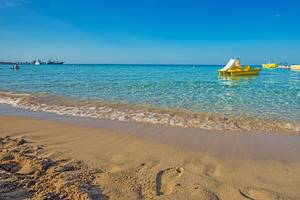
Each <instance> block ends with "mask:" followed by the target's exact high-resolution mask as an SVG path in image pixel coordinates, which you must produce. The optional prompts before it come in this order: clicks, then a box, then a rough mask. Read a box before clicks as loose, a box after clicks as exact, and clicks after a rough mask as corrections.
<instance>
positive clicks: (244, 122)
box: [0, 65, 300, 131]
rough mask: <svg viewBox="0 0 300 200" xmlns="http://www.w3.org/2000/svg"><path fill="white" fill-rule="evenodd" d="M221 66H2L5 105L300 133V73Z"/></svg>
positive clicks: (1, 99) (183, 124) (176, 123)
mask: <svg viewBox="0 0 300 200" xmlns="http://www.w3.org/2000/svg"><path fill="white" fill-rule="evenodd" d="M219 68H220V67H218V66H191V65H180V66H179V65H57V66H55V65H41V66H38V67H36V66H21V69H20V70H19V71H15V70H11V69H9V67H8V66H1V69H0V90H1V91H2V92H1V93H0V103H7V104H10V105H14V106H16V107H22V108H26V109H31V110H42V111H49V112H55V113H58V114H69V115H76V116H88V117H95V118H111V119H118V120H122V121H143V122H150V123H159V124H166V125H174V126H181V127H201V128H208V129H219V130H222V129H229V130H269V131H274V130H275V131H276V130H287V131H300V125H299V124H300V73H299V72H296V71H290V70H285V69H273V70H270V69H262V71H261V75H260V76H254V77H237V78H234V79H229V78H223V77H219V76H218V74H217V70H218V69H219Z"/></svg>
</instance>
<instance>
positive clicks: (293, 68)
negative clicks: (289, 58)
mask: <svg viewBox="0 0 300 200" xmlns="http://www.w3.org/2000/svg"><path fill="white" fill-rule="evenodd" d="M291 69H292V70H300V65H291Z"/></svg>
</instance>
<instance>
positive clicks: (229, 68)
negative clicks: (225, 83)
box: [219, 58, 260, 76]
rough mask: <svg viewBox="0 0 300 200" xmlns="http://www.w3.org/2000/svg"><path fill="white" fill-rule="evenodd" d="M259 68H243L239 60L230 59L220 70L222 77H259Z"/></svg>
mask: <svg viewBox="0 0 300 200" xmlns="http://www.w3.org/2000/svg"><path fill="white" fill-rule="evenodd" d="M259 72H260V69H259V68H252V67H251V66H249V65H248V66H245V67H242V65H241V62H240V60H239V59H238V58H233V59H230V60H229V62H228V63H227V65H225V67H223V68H222V69H220V70H219V75H221V76H247V75H248V76H249V75H259Z"/></svg>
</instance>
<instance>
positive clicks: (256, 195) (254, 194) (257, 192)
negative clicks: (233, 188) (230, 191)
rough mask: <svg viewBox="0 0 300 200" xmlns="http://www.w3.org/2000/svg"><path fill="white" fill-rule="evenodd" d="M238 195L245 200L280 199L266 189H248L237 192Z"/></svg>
mask: <svg viewBox="0 0 300 200" xmlns="http://www.w3.org/2000/svg"><path fill="white" fill-rule="evenodd" d="M239 192H240V194H241V195H242V196H243V197H245V199H250V200H281V199H282V198H281V197H280V196H279V195H278V194H277V193H275V192H273V191H271V190H266V189H254V188H248V189H245V190H239Z"/></svg>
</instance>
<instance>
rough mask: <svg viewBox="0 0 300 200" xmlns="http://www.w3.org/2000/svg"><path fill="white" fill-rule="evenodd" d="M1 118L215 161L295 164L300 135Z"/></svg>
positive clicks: (19, 112) (18, 112) (0, 108)
mask: <svg viewBox="0 0 300 200" xmlns="http://www.w3.org/2000/svg"><path fill="white" fill-rule="evenodd" d="M0 113H1V114H0V117H3V115H4V116H5V115H6V116H8V117H9V116H11V117H12V119H13V118H14V117H17V118H18V117H21V118H24V117H25V118H24V119H33V120H42V121H43V120H45V121H49V122H58V123H66V124H69V125H71V126H75V127H85V128H95V129H102V130H105V131H107V132H114V133H118V134H120V135H130V136H134V137H139V138H142V139H146V140H148V141H152V142H154V143H161V144H166V145H170V146H173V147H177V148H181V149H186V150H189V151H195V152H202V153H203V152H204V153H208V154H211V155H213V156H218V157H229V158H230V157H232V158H243V159H252V160H264V159H271V160H278V161H291V162H298V161H300V157H299V156H298V153H297V152H298V151H299V148H300V137H299V135H289V134H272V133H265V132H257V131H252V132H235V131H218V130H216V131H214V130H206V129H199V128H179V127H168V126H163V125H157V124H147V123H140V122H122V121H117V120H111V119H94V118H86V117H76V116H75V117H74V116H67V115H57V114H53V113H47V112H34V111H29V110H23V109H19V108H14V107H11V106H4V105H0Z"/></svg>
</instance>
